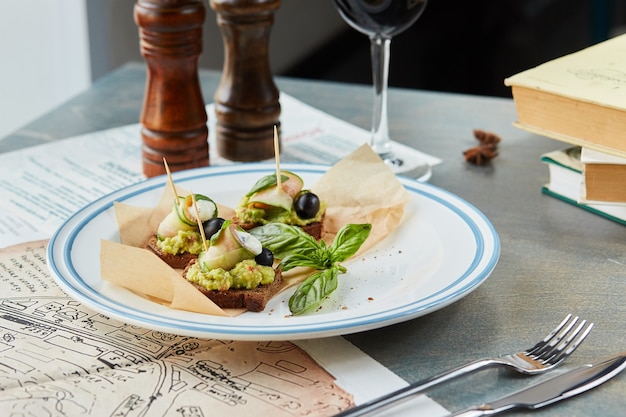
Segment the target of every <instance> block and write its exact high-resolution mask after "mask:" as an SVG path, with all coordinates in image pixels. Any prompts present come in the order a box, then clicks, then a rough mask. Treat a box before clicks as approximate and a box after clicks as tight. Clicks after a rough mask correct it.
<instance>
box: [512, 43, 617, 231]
mask: <svg viewBox="0 0 626 417" xmlns="http://www.w3.org/2000/svg"><path fill="white" fill-rule="evenodd" d="M504 83H505V84H506V85H507V86H510V87H511V92H512V94H513V100H514V102H515V106H516V109H517V114H518V120H517V121H516V122H515V125H516V126H517V127H519V128H522V129H524V130H527V131H530V132H532V133H536V134H539V135H542V136H546V137H549V138H552V139H556V140H557V141H560V142H564V143H567V144H568V145H569V146H570V147H568V148H567V149H563V150H559V151H555V152H550V153H548V154H545V155H543V156H542V161H543V162H545V163H546V164H548V167H549V173H550V181H549V182H548V183H547V184H546V185H545V186H544V187H543V191H544V192H545V193H546V194H549V195H552V196H554V197H557V198H560V199H562V200H564V201H567V202H570V203H572V204H576V205H578V206H579V207H581V208H584V209H587V210H589V211H591V212H594V213H596V214H601V215H604V216H606V217H608V218H610V219H612V220H615V221H617V222H619V223H621V224H624V225H626V35H621V36H617V37H615V38H612V39H609V40H607V41H605V42H601V43H598V44H596V45H593V46H591V47H589V48H586V49H583V50H581V51H578V52H575V53H573V54H570V55H566V56H563V57H561V58H557V59H555V60H552V61H549V62H546V63H545V64H542V65H539V66H538V67H535V68H531V69H529V70H526V71H523V72H521V73H519V74H516V75H513V76H512V77H509V78H507V79H505V81H504ZM571 145H574V146H571Z"/></svg>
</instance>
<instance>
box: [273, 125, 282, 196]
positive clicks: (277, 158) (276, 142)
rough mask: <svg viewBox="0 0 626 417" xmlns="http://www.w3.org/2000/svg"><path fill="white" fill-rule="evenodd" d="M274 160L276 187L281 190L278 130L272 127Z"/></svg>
mask: <svg viewBox="0 0 626 417" xmlns="http://www.w3.org/2000/svg"><path fill="white" fill-rule="evenodd" d="M274 159H275V160H276V186H277V187H278V189H279V190H280V189H282V181H281V179H280V149H279V147H278V129H276V125H274Z"/></svg>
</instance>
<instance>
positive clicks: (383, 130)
mask: <svg viewBox="0 0 626 417" xmlns="http://www.w3.org/2000/svg"><path fill="white" fill-rule="evenodd" d="M390 45H391V39H390V38H385V37H382V36H380V35H376V36H372V37H370V49H371V53H372V81H373V84H374V107H373V113H372V140H371V145H372V148H373V149H374V151H375V152H376V153H377V154H378V155H380V156H381V158H382V159H386V158H385V156H392V152H391V141H390V139H389V122H388V119H387V84H388V82H389V49H390V48H389V47H390Z"/></svg>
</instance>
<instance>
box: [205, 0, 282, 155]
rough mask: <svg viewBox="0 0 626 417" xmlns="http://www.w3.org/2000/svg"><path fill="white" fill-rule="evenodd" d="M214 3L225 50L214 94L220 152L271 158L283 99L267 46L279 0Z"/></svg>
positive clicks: (225, 0)
mask: <svg viewBox="0 0 626 417" xmlns="http://www.w3.org/2000/svg"><path fill="white" fill-rule="evenodd" d="M210 5H211V7H212V8H213V9H214V10H215V11H216V13H217V23H218V25H219V27H220V29H221V31H222V38H223V42H224V55H225V56H224V69H223V73H222V78H221V81H220V85H219V87H218V88H217V90H216V92H215V96H214V100H215V116H216V119H217V125H216V128H215V136H216V145H217V152H218V153H219V154H220V155H221V156H223V157H224V158H227V159H231V160H235V161H244V162H245V161H259V160H263V159H268V158H272V157H273V156H274V142H273V141H274V139H273V135H274V126H277V127H280V120H279V119H280V103H279V100H278V99H279V93H278V89H277V88H276V85H275V84H274V79H273V78H272V74H271V71H270V65H269V53H268V50H269V37H270V31H271V27H272V24H273V23H274V12H275V11H276V10H277V9H278V7H279V6H280V0H210ZM279 131H280V129H279Z"/></svg>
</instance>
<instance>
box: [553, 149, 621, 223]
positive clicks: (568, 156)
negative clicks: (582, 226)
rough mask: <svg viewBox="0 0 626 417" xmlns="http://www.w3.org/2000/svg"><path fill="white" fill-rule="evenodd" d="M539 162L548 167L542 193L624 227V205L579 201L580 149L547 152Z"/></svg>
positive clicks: (580, 177)
mask: <svg viewBox="0 0 626 417" xmlns="http://www.w3.org/2000/svg"><path fill="white" fill-rule="evenodd" d="M541 161H542V162H544V163H545V164H547V165H548V168H549V173H550V180H549V182H548V183H547V184H545V185H544V186H543V187H542V188H541V191H542V192H543V193H545V194H547V195H550V196H552V197H555V198H558V199H559V200H562V201H565V202H567V203H570V204H573V205H575V206H577V207H580V208H582V209H584V210H587V211H589V212H591V213H595V214H598V215H601V216H604V217H606V218H608V219H611V220H613V221H615V222H617V223H620V224H622V225H625V226H626V204H600V203H583V202H581V201H580V197H581V193H580V190H581V182H582V169H583V164H582V163H581V161H580V147H571V148H568V149H564V150H558V151H553V152H548V153H546V154H544V155H542V156H541Z"/></svg>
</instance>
